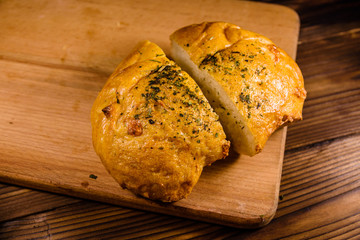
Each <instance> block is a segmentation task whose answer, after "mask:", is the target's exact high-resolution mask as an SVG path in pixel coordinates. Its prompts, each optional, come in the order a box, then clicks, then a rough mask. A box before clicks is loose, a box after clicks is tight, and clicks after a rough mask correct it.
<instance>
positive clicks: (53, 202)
mask: <svg viewBox="0 0 360 240" xmlns="http://www.w3.org/2000/svg"><path fill="white" fill-rule="evenodd" d="M79 201H80V200H79V199H76V198H69V197H65V196H60V195H57V194H50V193H46V192H41V191H32V190H30V189H26V188H20V187H16V186H8V185H4V184H0V212H1V214H0V222H2V221H7V220H10V219H14V218H18V217H23V216H26V215H29V214H33V213H37V212H43V211H48V210H51V209H54V208H58V207H62V206H66V205H69V204H73V203H76V202H79ZM29 203H31V204H29ZM29 205H30V206H31V207H24V206H29Z"/></svg>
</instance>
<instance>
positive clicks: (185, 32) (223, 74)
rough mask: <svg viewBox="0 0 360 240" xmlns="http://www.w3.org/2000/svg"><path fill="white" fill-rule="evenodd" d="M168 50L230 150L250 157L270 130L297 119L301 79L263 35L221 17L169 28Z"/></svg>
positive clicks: (302, 93) (292, 64)
mask: <svg viewBox="0 0 360 240" xmlns="http://www.w3.org/2000/svg"><path fill="white" fill-rule="evenodd" d="M170 39H171V45H172V47H171V55H172V57H173V59H174V60H175V61H176V62H177V63H178V64H179V65H180V66H181V67H182V69H184V70H185V71H187V72H188V73H189V74H190V75H191V76H192V77H193V78H194V79H195V80H196V81H197V83H198V84H199V86H200V88H201V89H202V91H203V92H204V94H205V96H206V98H207V99H208V100H209V102H210V104H211V105H212V106H213V108H214V109H215V111H216V112H217V114H218V115H219V116H220V121H221V123H222V125H223V127H224V130H225V132H226V135H227V136H228V138H229V139H230V141H231V143H232V146H233V148H234V149H235V151H237V152H239V153H241V154H246V155H250V156H253V155H255V154H257V153H259V152H260V151H261V150H262V149H263V148H264V146H265V143H266V141H267V140H268V138H269V137H270V136H271V134H272V133H273V132H274V131H275V130H276V129H278V128H279V127H280V126H282V125H284V124H285V123H288V122H293V121H295V120H300V119H302V108H303V104H304V100H305V98H306V91H305V88H304V80H303V76H302V74H301V71H300V69H299V67H298V65H297V64H296V63H295V61H294V60H293V59H292V58H291V57H289V56H288V54H286V53H285V51H283V50H282V49H280V48H279V47H277V46H276V45H275V44H274V43H273V42H272V41H271V40H269V39H268V38H266V37H264V36H262V35H260V34H257V33H254V32H251V31H247V30H244V29H242V28H240V27H239V26H236V25H234V24H230V23H225V22H204V23H201V24H193V25H190V26H186V27H184V28H181V29H179V30H177V31H175V32H174V33H173V34H172V35H171V36H170Z"/></svg>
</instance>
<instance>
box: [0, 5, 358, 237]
mask: <svg viewBox="0 0 360 240" xmlns="http://www.w3.org/2000/svg"><path fill="white" fill-rule="evenodd" d="M263 2H271V3H278V4H282V5H285V6H288V7H290V8H292V9H294V10H295V11H297V12H298V14H299V15H300V19H301V31H300V39H299V45H298V53H297V62H298V64H299V66H300V68H301V69H302V71H303V74H304V78H305V86H306V89H307V91H308V98H307V100H306V103H305V106H304V120H303V121H302V122H298V123H296V124H295V125H292V126H290V127H289V128H288V135H287V142H286V152H285V158H284V166H283V175H282V181H281V189H280V201H279V207H278V211H277V213H276V216H275V218H274V219H273V221H272V222H271V223H270V224H269V225H267V226H265V227H264V228H261V229H255V230H242V229H235V228H230V227H224V226H220V225H214V224H209V223H202V222H197V221H192V220H187V219H182V218H177V217H171V216H166V215H161V214H154V213H148V212H143V211H139V210H134V209H128V208H122V207H118V206H112V205H108V204H102V203H98V202H93V201H87V200H82V199H77V198H71V197H66V196H60V195H56V194H51V193H46V192H41V191H36V190H31V189H27V188H23V187H18V186H13V185H9V184H5V183H0V239H59V238H71V239H79V238H94V239H105V238H106V239H108V238H115V239H124V238H126V239H128V238H145V239H159V238H170V239H188V238H195V239H224V238H226V239H279V238H284V239H308V238H316V239H331V238H334V239H360V134H359V133H360V1H341V0H333V1H324V0H320V1H315V0H311V1H310V0H285V1H263ZM0 24H1V20H0Z"/></svg>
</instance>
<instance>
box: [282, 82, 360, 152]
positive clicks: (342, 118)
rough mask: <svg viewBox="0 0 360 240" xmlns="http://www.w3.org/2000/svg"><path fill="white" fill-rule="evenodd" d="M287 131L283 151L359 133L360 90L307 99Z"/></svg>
mask: <svg viewBox="0 0 360 240" xmlns="http://www.w3.org/2000/svg"><path fill="white" fill-rule="evenodd" d="M303 117H304V120H303V121H301V122H298V123H296V124H294V125H292V126H290V127H289V128H288V137H287V140H286V150H290V149H294V148H298V147H303V146H306V145H310V144H314V143H317V142H322V141H327V140H332V139H335V138H339V137H344V136H348V135H352V134H358V133H360V88H357V89H354V90H349V91H347V92H340V93H335V94H332V95H327V96H324V97H320V98H316V99H309V100H307V101H306V102H305V105H304V110H303Z"/></svg>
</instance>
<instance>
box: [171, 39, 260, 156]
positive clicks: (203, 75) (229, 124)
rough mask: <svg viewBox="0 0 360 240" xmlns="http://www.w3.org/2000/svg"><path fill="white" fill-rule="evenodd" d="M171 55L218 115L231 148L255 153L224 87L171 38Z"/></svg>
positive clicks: (246, 130)
mask: <svg viewBox="0 0 360 240" xmlns="http://www.w3.org/2000/svg"><path fill="white" fill-rule="evenodd" d="M171 57H172V58H173V59H174V61H175V62H176V63H177V64H178V65H179V66H180V67H181V68H182V69H183V70H184V71H186V72H187V73H188V74H189V75H190V76H191V77H192V78H193V79H194V80H195V81H196V82H197V84H198V85H199V87H200V88H201V90H202V92H203V93H204V95H205V97H206V98H207V99H208V101H209V103H210V105H211V106H212V108H213V109H214V111H215V112H216V113H217V114H218V115H219V120H220V123H221V124H222V126H223V129H224V131H225V133H226V136H227V137H228V139H229V140H230V142H231V145H232V147H233V149H234V150H235V151H236V152H238V153H240V154H245V155H249V156H253V155H255V154H257V153H258V152H259V151H260V149H259V148H258V147H257V146H258V144H257V142H256V140H255V138H254V136H253V134H252V132H251V131H250V129H249V127H248V126H247V125H246V121H245V118H244V116H242V115H241V114H240V112H239V110H238V109H237V107H236V105H235V104H234V102H233V101H232V100H231V99H230V97H229V96H228V95H227V93H226V91H225V90H224V88H223V87H222V86H221V85H220V84H219V83H218V82H217V81H216V80H215V79H214V78H213V77H212V76H211V75H210V74H209V73H208V72H207V71H206V70H203V69H200V68H199V67H198V66H197V65H196V64H195V63H194V62H193V61H192V60H191V58H190V56H189V54H188V53H187V52H186V50H185V49H184V48H182V47H181V46H180V45H179V44H177V42H176V41H174V40H171Z"/></svg>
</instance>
